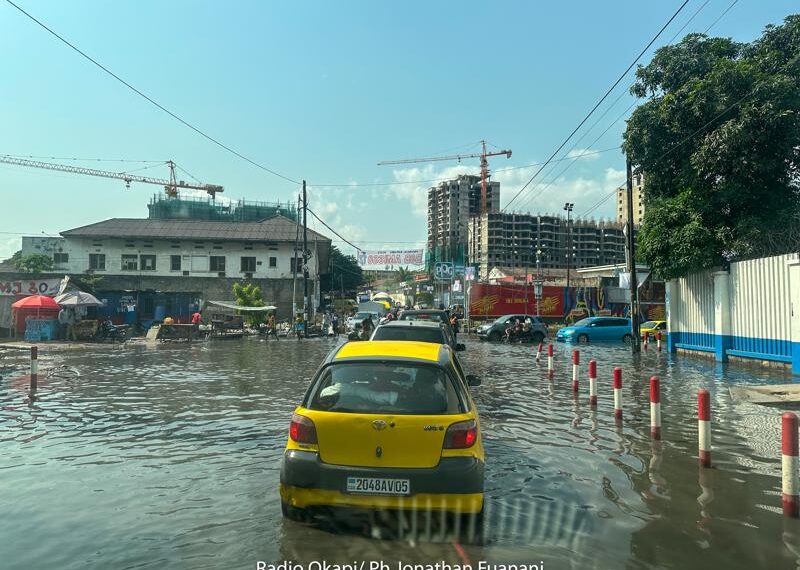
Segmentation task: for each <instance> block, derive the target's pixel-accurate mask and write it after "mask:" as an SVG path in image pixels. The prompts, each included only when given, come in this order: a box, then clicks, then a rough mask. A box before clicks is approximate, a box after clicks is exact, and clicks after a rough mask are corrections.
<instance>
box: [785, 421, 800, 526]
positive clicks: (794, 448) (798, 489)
mask: <svg viewBox="0 0 800 570" xmlns="http://www.w3.org/2000/svg"><path fill="white" fill-rule="evenodd" d="M797 455H798V445H797V415H796V414H794V413H792V412H786V413H785V414H783V416H782V417H781V467H782V469H781V471H782V485H781V490H782V502H783V514H784V516H787V517H791V518H794V519H796V518H798V515H800V498H799V497H798V494H800V485H798V481H797V467H798V458H797Z"/></svg>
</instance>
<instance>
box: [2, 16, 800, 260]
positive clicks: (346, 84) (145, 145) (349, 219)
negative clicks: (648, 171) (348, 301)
mask: <svg viewBox="0 0 800 570" xmlns="http://www.w3.org/2000/svg"><path fill="white" fill-rule="evenodd" d="M731 1H732V0H708V1H707V2H706V0H690V2H689V4H688V5H687V6H686V8H684V10H683V12H681V14H680V15H679V16H678V18H676V20H675V22H673V24H672V25H671V26H670V27H669V28H668V29H667V30H666V32H665V33H664V34H663V35H662V36H661V38H660V39H659V40H658V41H657V42H656V44H655V46H656V47H657V46H660V45H664V44H665V43H667V42H668V41H669V40H670V39H671V38H672V37H673V35H674V34H675V33H676V32H678V30H679V29H680V28H681V27H682V26H683V25H684V24H685V23H686V22H687V21H688V20H689V19H690V18H691V17H692V16H693V15H694V14H695V12H697V10H698V9H700V11H699V12H698V13H697V15H696V17H694V19H693V20H692V21H691V22H690V23H689V24H688V26H687V27H686V28H685V29H684V30H683V32H682V33H681V34H680V36H679V38H680V37H682V36H683V35H685V34H686V33H688V32H690V31H703V30H705V29H706V28H707V27H708V26H709V25H711V24H712V22H714V20H716V19H717V18H718V17H719V16H720V14H722V12H723V11H724V10H725V9H727V8H728V7H729V6H730V5H731ZM17 3H18V4H20V5H21V6H22V7H23V8H25V9H26V10H28V11H29V12H31V13H32V15H34V16H35V17H37V18H39V19H40V20H42V21H43V22H44V23H45V24H47V25H49V26H51V27H52V28H54V29H55V30H56V31H57V32H59V33H60V34H62V35H63V36H65V37H66V38H67V39H68V40H70V41H72V42H73V43H75V44H76V45H77V46H78V47H80V48H81V49H83V50H84V51H85V52H87V53H88V54H89V55H91V56H93V57H95V58H96V59H98V60H99V61H100V62H101V63H103V64H105V65H106V66H108V67H109V68H111V69H112V70H113V71H114V72H116V73H117V74H119V75H120V76H122V77H123V78H125V79H126V80H128V81H129V82H131V83H132V84H134V85H135V86H136V87H138V88H139V89H141V90H142V91H144V92H145V93H147V94H148V95H150V96H151V97H153V98H154V99H156V100H157V101H159V102H160V103H161V104H163V105H164V106H165V107H167V108H169V109H170V110H172V111H174V112H175V113H177V114H179V115H181V116H182V117H184V118H185V119H186V120H188V121H189V122H191V123H193V124H195V125H196V126H198V127H199V128H201V129H203V130H204V131H206V132H207V133H209V134H210V135H212V136H214V137H216V138H218V139H219V140H221V141H222V142H224V143H225V144H227V145H229V146H231V147H233V148H235V149H236V150H238V151H239V152H241V153H242V154H245V155H247V156H248V157H250V158H252V159H253V160H255V161H257V162H259V163H261V164H264V165H266V166H268V167H270V168H272V169H274V170H277V171H279V172H281V173H283V174H285V175H287V176H288V177H290V178H293V179H302V178H304V179H306V180H307V181H308V184H309V188H310V194H311V197H310V200H309V205H310V207H311V208H312V209H314V210H315V211H316V212H317V213H318V214H319V215H320V216H322V217H323V219H325V220H326V221H327V222H328V223H329V224H330V225H332V226H333V227H335V228H336V229H337V230H338V231H339V232H340V233H342V235H343V236H344V237H346V238H348V239H351V240H354V241H357V242H358V245H359V246H360V247H362V248H363V249H380V248H382V247H389V246H391V247H412V246H414V244H415V243H416V244H418V245H419V244H421V243H422V242H424V240H425V232H426V221H425V217H424V204H425V200H426V193H425V189H426V188H427V187H428V186H429V185H430V183H428V182H425V181H427V180H431V179H437V178H440V177H444V176H450V175H452V174H455V173H459V172H475V173H477V171H478V161H477V159H472V160H467V161H464V162H463V163H461V164H460V165H459V164H458V163H456V162H453V163H447V162H439V163H433V164H418V165H408V166H404V167H394V168H392V167H378V166H377V165H376V163H377V162H378V161H381V160H387V159H399V158H412V157H419V156H430V155H436V154H455V153H459V152H477V151H478V146H477V144H476V143H477V141H479V140H481V139H486V140H487V141H489V142H490V143H492V144H494V145H497V146H498V147H502V148H510V149H512V150H513V156H512V157H511V159H508V160H507V159H505V158H495V159H494V160H493V161H491V162H490V165H491V167H492V169H494V170H498V172H497V173H496V174H495V180H499V181H500V182H501V184H502V188H501V195H502V196H503V198H502V200H501V201H502V203H503V204H505V203H506V202H507V201H508V200H509V199H510V197H511V196H512V195H513V194H515V193H516V192H517V191H518V190H519V189H520V188H521V187H522V185H523V184H524V183H525V182H526V181H527V180H528V178H530V176H531V175H532V174H533V172H535V169H536V167H527V168H520V167H523V166H525V165H529V164H532V163H536V162H540V161H542V160H544V159H546V158H547V157H548V156H549V155H550V154H551V153H552V152H553V151H554V150H555V149H556V148H557V146H558V145H559V144H560V143H561V141H562V140H563V139H564V137H565V136H566V135H567V134H569V132H570V131H571V130H572V129H573V128H574V126H575V125H576V124H577V123H578V121H579V120H580V119H581V118H582V117H583V116H584V115H585V114H586V112H587V111H588V110H589V109H590V108H591V107H592V106H593V105H594V103H595V102H596V101H597V99H598V98H599V97H600V96H601V95H602V94H603V93H604V92H605V91H606V89H607V88H608V87H609V86H610V85H611V84H612V83H613V81H614V80H615V79H616V78H617V76H618V75H619V74H620V73H621V72H622V71H623V70H624V69H625V68H626V67H627V66H628V64H629V63H630V62H631V61H632V60H633V58H634V57H635V56H636V54H638V52H639V51H640V50H641V49H642V48H643V47H644V46H645V45H646V44H647V42H648V41H649V40H650V38H651V37H652V36H653V35H654V34H655V32H656V31H657V30H658V29H659V28H660V27H661V26H662V25H663V23H664V22H666V21H667V19H668V18H669V17H670V16H671V15H672V13H673V12H674V11H675V10H676V9H677V7H678V6H679V5H680V3H681V2H679V1H678V0H670V1H658V2H655V1H650V2H642V1H633V0H621V1H607V2H596V1H589V0H585V1H573V2H539V1H537V2H533V1H530V2H524V1H518V2H473V1H465V2H436V3H434V2H415V1H406V2H368V1H363V2H326V1H319V2H306V3H298V2H256V1H245V0H241V1H237V2H220V1H217V2H210V1H188V0H174V1H170V2H163V1H155V0H137V1H133V0H128V1H116V2H101V1H96V0H79V1H70V2H64V1H56V0H38V1H32V0H17ZM796 11H798V5H797V2H796V0H770V1H768V2H764V1H760V0H759V1H756V0H740V1H738V2H736V4H735V5H734V6H733V8H732V9H730V11H729V12H728V13H727V14H726V15H725V16H724V17H723V18H722V19H721V20H719V22H718V23H717V24H716V25H715V26H714V27H713V28H712V29H711V31H710V32H709V33H710V34H713V35H724V36H732V37H734V38H736V39H739V40H748V41H749V40H751V39H753V38H754V37H757V36H758V35H759V34H760V32H761V30H762V29H763V27H764V26H765V25H767V24H770V23H775V24H777V23H780V22H781V21H782V19H783V18H784V17H785V16H786V15H788V14H790V13H792V12H796ZM676 41H677V40H676ZM0 50H1V51H2V53H3V54H4V57H3V58H2V59H0V96H1V97H2V102H3V104H2V106H0V132H2V133H3V135H4V136H2V138H1V139H0V141H1V142H0V154H11V155H19V156H27V155H33V156H53V157H80V158H104V159H108V158H125V159H133V160H167V159H173V160H175V161H176V162H177V163H178V164H179V165H180V166H182V167H183V168H185V169H186V171H188V172H190V173H191V174H193V175H194V176H195V177H197V178H199V179H200V180H202V181H204V182H209V183H215V184H221V185H223V186H225V196H226V197H228V198H242V197H244V198H247V199H251V200H281V201H286V200H294V199H296V196H297V192H298V190H299V188H298V186H297V185H295V184H292V183H289V182H287V181H285V180H282V179H280V178H276V177H274V176H272V175H270V174H268V173H266V172H264V171H262V170H259V169H257V168H255V167H254V166H252V165H250V164H248V163H247V162H244V161H242V160H241V159H239V158H237V157H235V156H233V155H231V154H229V153H227V152H226V151H224V150H222V149H220V148H219V147H217V146H215V145H214V144H212V143H210V142H208V141H207V140H205V139H203V138H202V137H200V136H199V135H197V134H196V133H194V132H192V131H191V130H189V129H187V128H186V127H185V126H183V125H181V124H179V123H178V122H176V121H175V120H174V119H172V118H171V117H169V116H168V115H166V114H165V113H163V112H162V111H160V110H159V109H157V108H155V107H153V106H152V105H151V104H150V103H148V102H146V101H144V100H143V99H141V98H140V97H138V96H137V95H135V94H134V93H132V92H131V91H129V90H128V89H127V88H125V87H123V86H122V85H121V84H119V83H117V82H116V81H114V80H113V79H112V78H110V77H109V76H107V75H105V74H104V73H102V72H101V71H100V70H99V69H97V68H96V67H94V66H93V65H92V64H90V63H89V62H87V61H86V60H84V59H83V58H81V57H80V56H78V55H77V54H76V53H74V52H73V51H71V50H70V49H68V48H67V47H66V46H64V45H63V44H61V43H60V42H58V41H57V40H56V39H55V38H53V37H52V36H50V35H49V34H48V33H47V32H45V31H44V30H42V29H41V28H40V27H38V26H37V25H35V24H34V23H33V22H31V21H30V20H29V19H27V18H26V17H25V16H23V15H22V14H21V13H19V12H18V11H17V10H16V9H14V8H13V7H12V6H11V5H9V4H7V3H6V2H5V0H0ZM649 57H650V54H647V55H646V56H645V57H644V58H643V60H642V61H643V62H646V61H648V60H649ZM631 81H632V73H631V75H630V76H629V78H628V79H627V80H626V81H624V82H623V83H622V84H621V85H620V87H619V88H618V89H617V90H616V91H615V92H614V93H612V95H611V96H610V97H609V99H608V100H607V102H606V105H604V106H603V107H601V108H600V109H599V111H598V112H597V113H596V115H595V117H600V115H601V114H602V113H603V112H604V111H607V114H606V115H605V117H603V119H602V120H599V121H597V123H596V126H595V127H594V129H593V130H591V131H589V127H591V126H592V125H593V124H595V119H594V118H593V119H590V120H589V121H588V123H587V125H586V128H584V129H583V130H581V131H580V132H579V133H578V135H577V137H576V138H575V139H574V140H573V142H575V140H577V138H578V137H580V136H581V135H585V136H584V138H583V140H582V141H580V142H579V143H578V145H577V146H576V148H575V150H573V151H572V154H573V155H576V154H578V155H580V154H582V153H587V154H585V156H583V158H581V159H579V160H578V161H576V162H575V163H574V165H573V166H571V167H570V168H569V169H568V170H566V171H564V172H563V174H562V172H561V171H562V170H563V168H564V167H565V166H566V165H567V164H569V162H568V161H565V162H560V163H557V164H556V165H555V167H554V169H553V170H550V169H548V170H546V171H545V172H544V173H543V175H542V177H541V181H542V182H543V184H542V185H540V186H538V187H537V186H536V185H535V182H534V184H533V185H532V187H533V188H534V189H533V191H532V192H527V191H526V193H524V194H523V195H522V196H521V197H520V199H519V200H518V201H517V202H515V203H514V205H513V206H512V209H520V210H524V211H528V210H530V211H533V212H555V211H558V210H559V209H560V206H561V205H562V204H563V203H564V201H566V200H570V201H572V202H575V204H576V206H575V211H576V212H577V213H579V214H580V213H582V212H584V211H586V210H587V209H589V208H590V207H591V206H592V205H594V204H595V203H597V202H598V201H599V200H601V199H602V198H603V197H604V196H606V195H608V193H609V192H611V191H612V190H613V189H614V188H615V187H616V186H617V185H618V184H620V183H621V182H622V181H623V179H624V176H623V168H624V160H623V157H622V155H621V154H620V152H619V151H618V150H612V151H608V152H602V153H596V154H588V152H592V153H594V151H598V150H604V149H609V148H612V147H616V146H618V145H619V144H620V141H621V133H622V131H623V129H624V120H619V121H617V122H616V123H614V122H613V121H614V119H617V118H618V117H620V115H621V114H623V113H624V111H625V110H626V109H627V108H628V107H629V106H630V105H631V104H632V103H633V101H634V100H633V98H632V97H630V95H628V94H627V93H626V88H627V86H629V85H630V83H631ZM620 94H621V95H622V96H621V98H618V96H619V95H620ZM615 101H616V103H614V102H615ZM612 104H613V106H612ZM608 127H610V128H609V130H608V132H607V133H606V134H605V135H603V136H602V137H600V138H599V139H598V138H597V137H598V135H600V134H601V133H602V132H603V131H604V130H605V129H606V128H608ZM573 142H571V143H570V144H568V145H567V146H566V147H565V149H564V151H563V152H562V154H566V153H567V151H568V150H569V149H570V148H571V147H572V146H573ZM69 163H70V164H77V165H84V166H90V167H95V168H103V169H108V170H114V171H119V170H126V169H133V168H140V167H142V166H148V165H147V164H127V163H113V162H107V163H106V162H104V163H97V162H91V161H77V162H72V161H71V162H69ZM509 167H517V168H513V169H511V170H501V169H508V168H509ZM141 174H148V175H151V176H156V177H161V178H165V177H166V176H167V174H168V172H167V170H166V167H162V166H155V167H153V168H150V169H147V170H144V171H141ZM537 180H540V179H539V178H537ZM551 180H552V181H553V182H552V184H551V185H550V186H547V187H546V188H545V186H546V184H547V183H548V182H550V181H551ZM354 183H361V184H367V183H381V184H384V185H382V186H373V187H369V186H362V187H352V186H351V187H347V186H345V187H340V188H336V187H323V186H321V185H324V184H342V185H349V184H354ZM156 190H158V187H157V186H149V185H144V184H138V185H134V186H132V188H131V189H130V190H125V188H124V185H123V184H122V183H121V182H117V181H115V180H108V179H99V178H92V177H87V176H77V175H71V174H65V173H56V172H49V171H43V170H33V169H26V168H20V167H15V166H9V165H0V193H2V196H3V204H4V207H3V208H2V210H0V232H2V233H0V258H4V257H7V256H9V255H10V254H11V253H13V252H14V251H15V250H16V249H18V248H19V242H20V235H21V234H26V235H36V234H41V233H45V234H57V233H58V232H59V231H62V230H65V229H68V228H71V227H76V226H80V225H84V224H88V223H92V222H95V221H99V220H101V219H106V218H110V217H145V216H146V214H147V209H146V204H147V202H148V201H149V199H150V197H151V196H152V194H153V193H154V191H156ZM613 207H614V203H613V200H609V201H607V202H606V203H605V204H603V205H602V206H601V207H599V208H597V209H596V210H594V211H593V212H592V214H591V215H593V216H598V217H612V216H613V213H614V212H613ZM311 225H312V227H315V229H316V228H318V226H315V225H314V224H311ZM318 229H320V230H321V231H322V232H323V233H326V234H329V232H327V231H326V230H324V229H322V228H318ZM332 237H333V236H332ZM337 245H340V246H342V247H343V249H344V250H345V251H349V250H351V248H349V247H347V246H345V244H342V243H337Z"/></svg>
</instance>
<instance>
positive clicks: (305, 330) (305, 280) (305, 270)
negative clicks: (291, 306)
mask: <svg viewBox="0 0 800 570" xmlns="http://www.w3.org/2000/svg"><path fill="white" fill-rule="evenodd" d="M307 215H308V196H307V195H306V181H305V180H303V323H304V324H303V336H304V337H305V338H308V308H309V307H308V306H309V302H308V219H307Z"/></svg>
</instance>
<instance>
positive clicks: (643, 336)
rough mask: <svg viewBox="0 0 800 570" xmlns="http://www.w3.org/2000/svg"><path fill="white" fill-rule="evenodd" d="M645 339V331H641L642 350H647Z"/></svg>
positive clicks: (646, 337) (646, 336)
mask: <svg viewBox="0 0 800 570" xmlns="http://www.w3.org/2000/svg"><path fill="white" fill-rule="evenodd" d="M647 339H648V335H647V333H643V334H642V350H645V351H646V350H647Z"/></svg>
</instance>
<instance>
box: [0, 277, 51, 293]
mask: <svg viewBox="0 0 800 570" xmlns="http://www.w3.org/2000/svg"><path fill="white" fill-rule="evenodd" d="M60 283H61V279H30V280H24V281H0V296H11V297H20V296H28V295H47V296H48V297H54V296H55V295H56V294H58V287H59V285H60Z"/></svg>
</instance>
